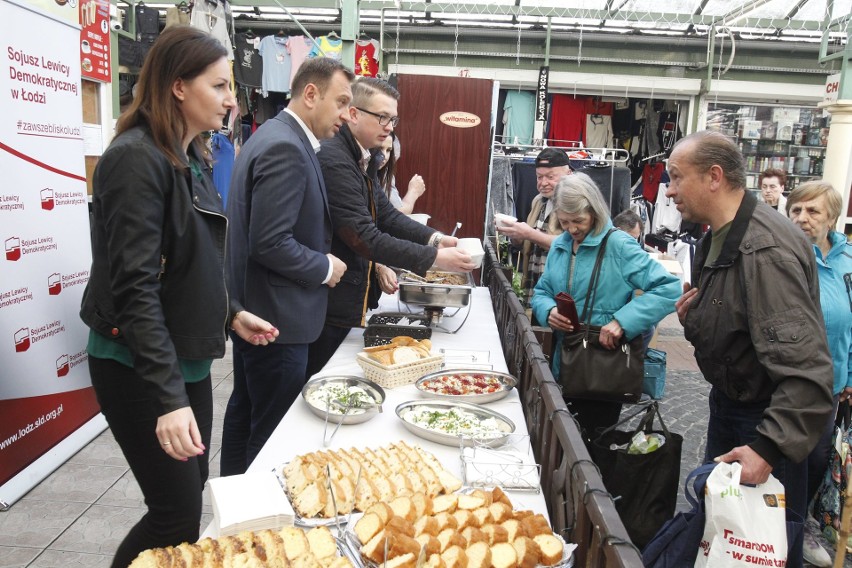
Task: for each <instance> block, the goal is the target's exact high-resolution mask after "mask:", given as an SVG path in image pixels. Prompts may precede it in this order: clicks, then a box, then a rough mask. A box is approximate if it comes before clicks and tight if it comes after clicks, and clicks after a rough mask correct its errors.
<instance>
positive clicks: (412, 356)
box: [393, 346, 421, 365]
mask: <svg viewBox="0 0 852 568" xmlns="http://www.w3.org/2000/svg"><path fill="white" fill-rule="evenodd" d="M420 358H421V357H420V352H419V351H418V350H417V349H414V348H413V347H408V346H405V347H397V348H396V349H394V350H393V364H394V365H400V364H402V363H415V362H417V361H419V360H420Z"/></svg>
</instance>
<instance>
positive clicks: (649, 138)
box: [642, 101, 661, 156]
mask: <svg viewBox="0 0 852 568" xmlns="http://www.w3.org/2000/svg"><path fill="white" fill-rule="evenodd" d="M659 124H660V113H659V112H657V110H656V109H655V108H654V101H648V103H647V104H646V105H645V136H644V140H643V143H642V155H643V156H653V155H654V154H659V153H660V148H661V147H660V138H659V136H658V134H657V126H658V125H659Z"/></svg>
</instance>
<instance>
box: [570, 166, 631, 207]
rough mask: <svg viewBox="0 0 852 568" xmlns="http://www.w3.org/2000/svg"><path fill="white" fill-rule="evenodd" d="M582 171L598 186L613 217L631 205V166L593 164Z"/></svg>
mask: <svg viewBox="0 0 852 568" xmlns="http://www.w3.org/2000/svg"><path fill="white" fill-rule="evenodd" d="M580 171H581V172H582V173H584V174H586V175H587V176H589V177H590V178H592V181H594V182H595V185H597V186H598V189H599V190H600V191H601V195H603V198H604V201H605V202H606V203H607V204H609V213H610V216H611V217H615V216H616V215H618V214H619V213H621V212H622V211H624V210H625V209H628V208H629V207H630V168H624V167H615V166H603V167H600V166H594V165H592V166H586V167H585V168H583V169H582V170H580Z"/></svg>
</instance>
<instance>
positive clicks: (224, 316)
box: [80, 127, 239, 413]
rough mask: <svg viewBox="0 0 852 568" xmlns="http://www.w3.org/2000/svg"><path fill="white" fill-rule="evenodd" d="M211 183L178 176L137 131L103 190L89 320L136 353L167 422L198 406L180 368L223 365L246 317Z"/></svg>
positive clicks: (117, 146) (119, 151)
mask: <svg viewBox="0 0 852 568" xmlns="http://www.w3.org/2000/svg"><path fill="white" fill-rule="evenodd" d="M198 162H201V161H200V160H198ZM201 178H202V179H200V180H199V179H197V178H196V176H195V175H193V174H192V173H190V172H189V171H186V172H184V171H181V170H178V169H176V168H174V167H173V166H172V165H171V163H170V162H169V160H168V159H167V158H166V156H165V155H164V154H163V153H162V152H161V151H160V150H158V149H157V148H156V146H155V145H154V143H153V140H152V139H151V136H150V134H149V132H148V131H147V129H144V128H141V127H137V128H133V129H130V130H128V131H127V132H125V133H123V134H121V135H120V136H118V137H117V138H116V139H115V140H114V141H113V143H112V144H111V145H110V146H109V148H108V149H107V151H106V152H105V153H104V155H103V156H101V159H100V161H99V162H98V166H97V168H96V169H95V174H94V180H93V198H92V208H93V223H92V257H93V260H92V270H91V273H90V278H89V283H88V285H87V287H86V290H85V292H84V294H83V302H82V307H81V310H80V317H81V318H82V319H83V321H84V322H85V323H86V325H88V326H89V327H90V328H92V329H93V330H95V331H97V332H98V333H100V334H102V335H104V336H106V337H108V338H111V339H113V340H114V341H117V342H119V343H121V344H123V345H126V346H128V347H129V348H130V351H131V353H132V354H133V360H134V369H135V370H136V372H137V373H138V374H139V375H140V376H141V377H142V378H144V379H145V380H147V381H150V382H151V383H152V385H153V386H154V392H155V396H156V397H157V399H158V400H159V402H160V404H161V405H162V413H166V412H171V411H172V410H176V409H178V408H181V407H184V406H188V405H189V400H188V398H187V396H186V391H185V387H184V380H183V376H182V375H181V373H180V368H179V366H178V358H179V357H180V358H186V359H214V358H219V357H222V356H223V355H224V353H225V330H226V327H227V324H228V323H229V322H230V321H231V318H232V317H233V315H234V314H235V313H236V311H238V310H239V305H238V304H237V303H236V302H234V301H233V300H230V301H229V298H228V293H227V289H226V284H225V272H224V260H225V242H226V231H227V227H228V221H227V219H226V218H225V215H224V213H223V212H222V202H221V198H220V197H219V195H218V193H217V192H216V189H215V187H214V186H213V183H212V179H211V177H210V172H209V171H203V172H202V176H201Z"/></svg>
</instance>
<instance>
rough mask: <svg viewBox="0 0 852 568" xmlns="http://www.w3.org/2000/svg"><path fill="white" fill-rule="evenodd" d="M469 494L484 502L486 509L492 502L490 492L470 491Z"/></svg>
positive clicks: (481, 490)
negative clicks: (480, 498)
mask: <svg viewBox="0 0 852 568" xmlns="http://www.w3.org/2000/svg"><path fill="white" fill-rule="evenodd" d="M470 494H471V495H473V496H475V497H482V499H483V500H484V501H485V506H486V507H488V506H489V505H491V503H492V502H493V497H492V495H491V491H485V490H484V489H474V490H473V491H471V493H470Z"/></svg>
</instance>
